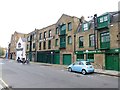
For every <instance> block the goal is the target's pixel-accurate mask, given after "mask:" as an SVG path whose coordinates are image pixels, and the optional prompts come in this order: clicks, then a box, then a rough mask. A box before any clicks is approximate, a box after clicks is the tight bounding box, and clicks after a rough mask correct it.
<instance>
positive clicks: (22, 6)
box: [0, 0, 120, 47]
mask: <svg viewBox="0 0 120 90" xmlns="http://www.w3.org/2000/svg"><path fill="white" fill-rule="evenodd" d="M119 1H120V0H0V46H2V47H7V46H8V42H10V38H11V34H13V33H14V32H15V31H17V32H21V33H29V32H31V31H33V30H34V29H35V28H37V29H41V28H43V27H47V26H48V25H51V24H54V23H56V22H57V20H58V19H59V18H60V17H61V15H62V14H63V13H64V14H67V15H70V16H76V17H81V16H85V19H87V17H88V16H92V15H94V14H95V13H97V14H98V15H100V14H103V13H105V12H112V11H117V10H118V2H119Z"/></svg>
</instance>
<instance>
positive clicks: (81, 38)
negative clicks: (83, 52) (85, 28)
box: [79, 36, 83, 48]
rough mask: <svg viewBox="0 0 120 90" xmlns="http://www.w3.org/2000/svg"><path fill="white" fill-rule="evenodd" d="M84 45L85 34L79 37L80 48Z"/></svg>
mask: <svg viewBox="0 0 120 90" xmlns="http://www.w3.org/2000/svg"><path fill="white" fill-rule="evenodd" d="M81 47H83V36H81V37H79V48H81Z"/></svg>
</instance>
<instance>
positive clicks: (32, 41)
mask: <svg viewBox="0 0 120 90" xmlns="http://www.w3.org/2000/svg"><path fill="white" fill-rule="evenodd" d="M37 31H38V30H37V29H35V30H34V31H32V32H30V33H29V34H28V36H27V43H26V58H27V59H30V61H36V60H37V59H36V55H37V54H36V50H37V46H36V45H37V41H38V40H37V35H38V34H37V33H38V32H37Z"/></svg>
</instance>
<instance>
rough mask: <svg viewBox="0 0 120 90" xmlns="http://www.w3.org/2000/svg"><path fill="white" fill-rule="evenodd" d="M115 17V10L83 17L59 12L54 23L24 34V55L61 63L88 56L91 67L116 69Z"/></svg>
mask: <svg viewBox="0 0 120 90" xmlns="http://www.w3.org/2000/svg"><path fill="white" fill-rule="evenodd" d="M118 17H119V12H108V13H104V14H102V15H100V16H97V15H94V18H93V19H92V20H90V21H85V20H84V17H81V18H77V17H74V16H69V15H65V14H63V15H62V16H61V17H60V18H59V20H58V21H57V22H56V23H55V24H52V25H50V26H47V27H44V28H42V29H35V30H34V31H32V32H30V33H29V34H28V37H27V44H26V58H29V59H30V60H31V61H34V62H43V63H51V64H63V65H69V64H71V63H73V62H75V61H79V60H88V61H90V62H91V63H92V64H93V65H94V67H95V68H98V69H107V70H117V71H119V70H120V69H119V68H120V20H119V18H118ZM10 46H11V44H10Z"/></svg>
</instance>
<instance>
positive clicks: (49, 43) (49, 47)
mask: <svg viewBox="0 0 120 90" xmlns="http://www.w3.org/2000/svg"><path fill="white" fill-rule="evenodd" d="M48 49H51V40H49V41H48Z"/></svg>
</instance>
